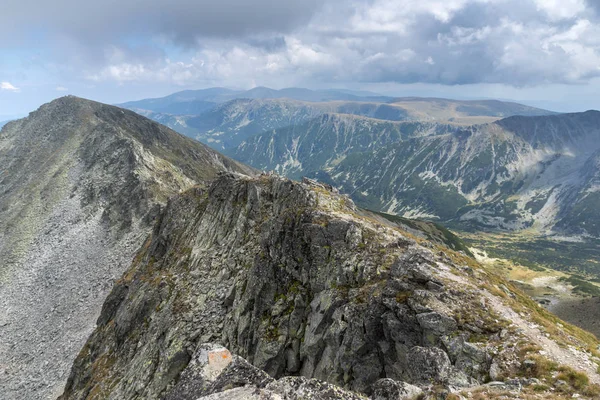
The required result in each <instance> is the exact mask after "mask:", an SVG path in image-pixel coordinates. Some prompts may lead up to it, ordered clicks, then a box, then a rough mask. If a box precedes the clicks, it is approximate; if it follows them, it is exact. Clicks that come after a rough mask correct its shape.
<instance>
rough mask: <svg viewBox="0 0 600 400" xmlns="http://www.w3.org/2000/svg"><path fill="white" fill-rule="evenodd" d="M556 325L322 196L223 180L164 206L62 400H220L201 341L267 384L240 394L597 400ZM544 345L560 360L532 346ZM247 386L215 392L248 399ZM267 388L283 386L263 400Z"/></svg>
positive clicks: (588, 354) (590, 342) (571, 338)
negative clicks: (323, 388)
mask: <svg viewBox="0 0 600 400" xmlns="http://www.w3.org/2000/svg"><path fill="white" fill-rule="evenodd" d="M511 312H512V313H514V315H513V314H511ZM515 315H517V316H518V317H515ZM507 318H511V319H513V320H514V321H516V322H512V321H510V320H508V319H507ZM519 318H522V319H529V320H530V321H532V322H533V323H535V325H536V327H535V328H534V327H531V326H530V327H529V328H528V329H525V327H526V326H525V325H524V324H523V325H521V323H520V322H518V321H519ZM560 326H561V327H562V328H560V329H557V321H556V320H555V319H552V317H551V316H550V315H549V314H547V313H545V312H544V311H543V310H542V309H540V308H539V307H538V306H537V305H536V304H535V303H533V302H531V301H530V300H527V298H526V297H525V296H523V295H522V294H521V293H520V292H519V291H518V290H517V289H516V288H514V287H513V286H512V285H511V284H510V283H508V282H505V281H503V280H502V279H500V278H498V277H495V276H493V275H491V274H489V273H488V272H486V271H485V270H483V269H482V268H481V267H480V266H479V265H478V264H477V263H476V262H474V261H473V260H472V259H470V258H469V257H466V256H465V255H462V254H460V253H456V252H454V251H452V250H449V249H448V248H446V247H444V246H442V245H438V244H434V243H432V242H429V241H427V240H425V239H422V238H419V237H415V236H413V235H411V234H410V233H409V232H406V231H403V230H401V229H399V228H398V226H397V225H394V224H387V223H385V222H384V221H383V220H381V219H374V218H371V217H369V215H368V214H367V213H364V212H363V211H361V210H359V209H357V208H356V207H355V206H354V205H353V203H352V202H351V201H350V200H349V199H348V198H346V197H345V196H342V195H339V194H337V193H335V191H331V189H330V188H328V187H326V186H323V185H320V184H317V183H315V182H312V181H309V180H306V181H305V182H303V183H297V182H293V181H289V180H287V179H283V178H279V177H277V176H269V175H263V176H260V177H256V178H244V177H240V176H235V175H231V174H224V175H221V176H220V177H219V179H217V181H215V182H214V183H213V184H212V185H211V186H210V188H208V189H204V188H194V189H190V190H188V191H186V192H185V193H183V194H181V195H180V196H177V197H176V198H174V199H172V200H171V201H170V202H169V204H168V206H167V208H166V210H165V211H164V212H163V213H162V214H161V216H160V217H159V220H158V222H157V224H156V225H155V228H154V230H153V233H152V235H151V236H150V237H149V238H148V240H147V241H146V243H145V245H144V246H143V247H142V249H140V251H139V252H138V254H137V256H136V258H135V260H134V262H133V264H132V265H131V267H130V268H129V270H128V271H127V272H126V273H125V274H124V275H123V277H122V278H121V279H120V280H119V281H118V282H117V284H116V285H115V287H114V288H113V290H112V292H111V294H110V295H109V296H108V298H107V300H106V301H105V303H104V306H103V309H102V313H101V315H100V317H99V319H98V321H97V328H96V330H95V331H94V333H93V334H92V336H91V337H90V339H89V340H88V342H87V344H86V345H85V346H84V348H83V349H82V350H81V352H80V354H79V356H78V357H77V359H76V361H75V363H74V365H73V368H72V372H71V376H70V378H69V381H68V384H67V386H66V389H65V392H64V394H63V395H62V397H61V399H62V400H66V399H158V398H173V399H179V398H182V399H183V398H195V397H194V396H197V395H203V396H204V395H206V396H209V397H207V398H210V399H218V398H228V397H218V393H219V391H217V392H215V393H212V392H211V393H208V392H205V391H203V390H205V387H206V385H205V384H204V383H203V379H204V378H202V376H203V375H202V373H200V372H198V371H197V366H198V365H203V364H202V363H201V360H202V359H206V358H207V357H208V356H206V355H203V354H205V353H203V351H204V350H202V349H203V348H204V347H203V346H204V344H205V343H219V344H220V345H223V346H226V347H227V348H228V349H229V350H230V351H231V352H232V353H234V354H237V355H239V356H240V357H243V358H244V359H245V360H247V361H248V363H249V364H251V365H253V366H254V367H256V368H258V369H260V370H262V371H265V372H266V373H267V374H268V376H269V377H270V378H267V376H266V375H264V374H262V375H261V374H259V375H260V376H262V377H264V382H266V381H269V382H270V383H268V384H267V385H266V386H264V387H262V386H261V385H262V384H263V383H264V382H263V383H260V384H256V383H255V382H254V383H252V382H246V383H248V384H251V385H250V386H252V385H254V386H256V388H257V389H256V388H255V389H256V390H258V392H257V393H259V394H260V393H262V392H261V390H267V391H271V392H273V393H275V394H277V395H279V396H282V394H281V393H284V392H285V389H281V387H284V388H285V387H289V386H290V385H291V386H292V387H295V388H296V389H298V388H299V387H306V385H307V382H310V380H313V379H316V380H317V381H312V382H313V383H314V385H316V384H317V383H315V382H318V381H322V382H327V384H330V385H336V386H338V389H332V390H339V391H343V390H347V391H352V392H355V393H356V394H355V396H365V395H366V396H373V398H379V397H376V396H379V393H382V392H386V393H387V392H390V391H392V392H393V390H395V389H394V388H396V389H398V388H407V387H408V388H410V387H412V386H406V385H413V386H417V387H419V390H423V391H424V393H425V394H424V396H429V397H430V398H451V397H448V396H455V394H454V393H457V395H458V394H460V393H466V391H472V392H475V391H476V392H477V393H482V392H484V391H487V392H490V393H492V392H493V393H496V392H498V393H500V392H507V391H508V392H511V391H512V392H515V393H517V392H521V391H523V393H525V392H527V393H534V392H535V390H538V391H540V392H543V393H546V394H548V393H551V392H552V391H554V390H559V391H560V393H565V394H566V395H570V394H573V393H575V392H576V391H577V392H578V393H577V394H578V395H580V396H583V397H586V396H587V397H588V398H591V397H590V396H593V395H594V393H598V392H594V391H596V390H597V388H596V387H595V386H593V384H592V383H598V382H600V377H599V376H598V375H597V374H596V371H595V369H594V368H592V366H593V365H594V362H598V359H597V358H596V357H595V356H594V355H593V351H595V348H596V346H597V345H598V342H597V341H595V340H594V339H593V338H591V337H590V336H589V335H585V334H584V333H583V332H581V331H580V330H578V329H576V328H574V327H571V326H569V325H568V324H564V325H563V324H561V325H560ZM536 332H537V333H536ZM538 333H539V336H538ZM542 336H543V339H542ZM544 340H547V341H548V342H544ZM550 342H551V343H554V345H555V347H556V354H553V355H552V357H556V359H557V360H558V362H557V363H553V361H552V360H551V359H549V358H548V357H549V355H547V354H545V353H544V352H543V350H542V349H541V347H538V344H548V343H550ZM558 344H560V346H559V345H558ZM561 346H564V348H567V347H569V346H570V347H569V348H572V349H573V351H575V352H576V353H577V357H572V356H571V357H569V356H567V355H568V354H569V353H571V354H575V353H572V352H571V350H569V351H567V350H562V349H563V347H561ZM546 347H548V346H546ZM199 363H200V364H199ZM242 364H243V363H242ZM559 364H565V366H560V365H559ZM202 368H203V367H202ZM244 369H245V370H248V368H244ZM575 369H580V370H585V371H586V372H587V375H586V376H585V379H586V380H585V382H584V383H582V381H583V378H581V380H578V379H575V378H576V377H580V376H583V373H579V372H576V371H575ZM577 374H580V375H577ZM241 375H243V374H238V373H236V374H233V376H232V375H229V378H228V379H229V381H228V380H226V381H227V382H229V383H231V382H238V383H237V384H235V385H234V386H239V387H237V388H236V387H233V388H232V387H226V386H227V384H225V385H224V386H222V387H221V389H222V390H220V391H221V392H223V393H227V392H226V390H227V389H230V390H234V392H229V393H227V395H229V396H230V398H236V397H234V395H235V396H238V397H237V398H243V396H244V395H248V394H249V392H248V390H255V389H252V388H251V387H250V388H248V387H246V383H244V384H243V385H242V384H240V383H239V382H240V381H239V379H238V378H239V376H241ZM286 376H300V377H303V378H284V377H286ZM571 377H575V378H573V379H571ZM215 379H216V378H215ZM236 379H238V380H237V381H236ZM261 379H262V378H261ZM271 379H278V382H280V383H281V380H282V379H283V382H284V383H285V382H287V383H285V384H284V383H281V384H280V385H279V387H280V389H277V390H270V388H273V387H274V386H269V385H275V386H277V385H278V384H276V383H273V381H271ZM286 379H287V381H286ZM382 379H384V380H385V381H383V382H382V381H381V380H382ZM307 380H308V381H307ZM242 381H243V380H242ZM489 381H494V382H495V383H492V384H486V382H489ZM499 381H500V382H499ZM559 381H561V382H559ZM261 382H262V381H261ZM294 382H295V383H294ZM242 383H243V382H242ZM563 383H564V385H563ZM484 384H486V385H484ZM303 385H304V386H303ZM323 385H326V384H323ZM482 385H484V386H482ZM535 385H538V386H539V387H538V386H535ZM557 385H558V386H560V388H559V389H555V387H558V386H557ZM534 386H535V387H534ZM386 388H387V389H386ZM296 389H294V390H292V391H291V392H290V393H292V394H291V395H290V396H293V392H294V391H296ZM196 390H200V392H197V391H196ZM282 391H283V392H282ZM487 392H486V393H487ZM252 393H255V392H252ZM273 393H262V394H264V395H265V396H266V395H267V394H268V395H271V394H273ZM451 393H452V394H451ZM262 394H261V395H262ZM461 395H462V394H461ZM517 395H518V394H517ZM186 396H189V397H186ZM210 396H213V397H210ZM432 396H433V397H432ZM438 396H441V397H438ZM259 398H269V397H259ZM282 398H295V397H285V396H282ZM309 398H315V399H318V398H319V397H309ZM330 398H335V397H330ZM487 398H493V397H492V395H490V396H489V397H487ZM557 398H560V397H557Z"/></svg>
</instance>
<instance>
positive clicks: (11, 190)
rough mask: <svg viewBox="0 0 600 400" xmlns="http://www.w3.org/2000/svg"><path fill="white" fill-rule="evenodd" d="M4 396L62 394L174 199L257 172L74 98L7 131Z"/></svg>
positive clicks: (1, 136) (1, 241)
mask: <svg viewBox="0 0 600 400" xmlns="http://www.w3.org/2000/svg"><path fill="white" fill-rule="evenodd" d="M0 171H1V173H2V175H1V177H0V308H1V309H2V310H3V312H2V313H0V337H2V340H1V341H0V370H2V371H3V372H2V374H0V392H1V393H2V394H3V396H4V398H36V399H42V398H49V397H53V396H54V397H55V396H56V395H57V394H58V393H59V392H60V391H61V390H62V385H63V384H64V382H65V380H66V377H67V376H66V374H67V370H68V365H70V363H71V362H72V359H73V358H74V357H75V355H76V353H77V351H78V349H79V348H80V347H81V344H82V343H83V342H84V341H85V339H86V338H87V337H88V335H89V334H90V332H91V330H92V329H93V327H94V323H93V321H94V320H95V318H96V316H97V314H98V312H99V311H100V305H101V304H102V302H103V300H104V297H105V295H106V293H107V291H108V290H109V289H110V286H111V285H112V281H113V279H115V278H116V277H118V276H119V275H120V274H121V273H122V271H123V269H124V268H125V267H126V266H127V265H128V264H129V262H130V260H131V258H132V256H133V254H134V252H135V250H136V249H137V248H138V247H139V245H140V244H141V243H142V241H143V239H144V238H145V236H146V235H147V234H148V232H149V230H150V227H151V226H152V224H153V220H154V218H155V217H156V215H157V214H158V212H159V210H160V206H161V205H163V204H165V203H166V201H167V199H168V198H169V197H170V196H172V195H175V194H177V193H179V192H180V191H181V190H184V189H187V188H189V187H191V186H193V185H196V184H204V183H205V182H207V181H209V180H210V179H213V178H214V177H216V175H217V174H218V173H219V172H221V171H236V172H242V173H251V172H252V171H251V170H250V169H249V168H247V167H245V166H243V165H241V164H239V163H237V162H235V161H232V160H229V159H227V158H226V157H223V156H221V155H219V154H218V153H216V152H214V151H213V150H211V149H209V148H207V147H206V146H204V145H202V144H200V143H197V142H195V141H193V140H191V139H188V138H186V137H184V136H181V135H179V134H177V133H175V132H173V131H171V130H170V129H168V128H165V127H163V126H160V125H158V124H156V123H154V122H152V121H150V120H148V119H146V118H143V117H141V116H139V115H137V114H135V113H133V112H131V111H127V110H122V109H119V108H116V107H112V106H107V105H103V104H100V103H95V102H91V101H87V100H83V99H78V98H75V97H65V98H61V99H58V100H55V101H53V102H51V103H49V104H46V105H44V106H42V107H40V109H39V110H37V111H35V112H33V113H31V114H30V115H29V117H27V118H25V119H22V120H18V121H13V122H10V123H8V124H7V125H6V126H5V127H4V128H3V129H2V130H1V131H0Z"/></svg>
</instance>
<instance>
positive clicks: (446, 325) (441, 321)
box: [417, 312, 457, 345]
mask: <svg viewBox="0 0 600 400" xmlns="http://www.w3.org/2000/svg"><path fill="white" fill-rule="evenodd" d="M417 321H419V325H420V326H421V328H422V329H423V331H424V340H425V342H426V343H429V344H432V345H433V344H435V343H436V341H437V339H438V338H440V337H442V336H444V335H447V334H449V333H451V332H453V331H454V330H456V327H457V325H456V321H455V320H454V318H452V317H449V316H447V315H443V314H440V313H437V312H428V313H422V314H417Z"/></svg>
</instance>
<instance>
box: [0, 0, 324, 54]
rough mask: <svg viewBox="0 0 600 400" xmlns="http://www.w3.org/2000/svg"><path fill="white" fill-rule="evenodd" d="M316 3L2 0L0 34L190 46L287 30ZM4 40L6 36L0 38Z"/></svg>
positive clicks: (313, 0)
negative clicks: (133, 37) (158, 40)
mask: <svg viewBox="0 0 600 400" xmlns="http://www.w3.org/2000/svg"><path fill="white" fill-rule="evenodd" d="M320 4H321V1H319V0H286V1H273V0H252V1H248V0H218V1H213V0H170V1H165V0H102V1H93V2H92V1H81V0H55V1H39V0H21V1H15V0H8V1H6V0H5V1H4V2H3V4H2V10H1V11H0V32H5V33H6V34H9V33H10V32H11V31H12V32H16V31H24V30H26V31H27V32H28V33H31V31H37V32H38V33H39V34H40V35H44V34H53V33H59V34H69V35H77V37H78V38H80V39H85V40H90V41H102V40H103V39H104V38H113V37H115V36H119V35H123V34H160V35H166V36H168V37H169V38H171V39H173V40H175V41H177V42H180V43H183V44H186V45H193V44H194V42H195V40H196V39H197V38H198V37H203V36H209V37H229V38H231V37H242V36H246V35H252V34H260V33H269V32H289V31H291V30H293V29H295V28H296V27H297V26H299V25H302V24H305V23H306V22H307V21H308V20H309V19H310V17H311V16H312V15H313V14H314V13H315V12H316V11H317V10H318V8H319V6H320ZM3 40H4V41H5V42H6V41H9V40H10V37H9V36H7V35H4V39H3Z"/></svg>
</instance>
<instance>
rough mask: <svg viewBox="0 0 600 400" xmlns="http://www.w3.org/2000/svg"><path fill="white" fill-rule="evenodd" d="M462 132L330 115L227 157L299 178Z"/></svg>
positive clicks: (264, 135) (268, 134)
mask: <svg viewBox="0 0 600 400" xmlns="http://www.w3.org/2000/svg"><path fill="white" fill-rule="evenodd" d="M457 129H458V128H457V127H454V126H450V125H442V124H435V123H429V122H394V121H383V120H376V119H372V118H364V117H360V116H355V115H348V114H329V113H328V114H324V115H321V116H319V117H317V118H313V119H310V120H309V121H306V122H302V121H299V122H297V123H296V124H294V125H292V126H285V127H281V128H279V129H271V130H265V131H264V132H261V133H260V134H258V135H254V136H252V137H249V138H247V139H246V140H244V141H243V142H242V143H241V144H240V145H239V146H237V147H236V148H235V149H231V150H225V153H226V154H229V155H230V156H231V157H233V158H235V159H236V160H240V161H242V162H245V163H249V164H251V165H253V166H255V167H257V168H261V169H264V170H273V171H275V172H277V173H278V174H281V175H286V176H288V177H292V178H298V177H301V176H304V175H310V174H313V173H315V172H317V171H321V170H323V169H327V168H331V167H333V166H334V165H336V164H337V163H339V162H340V161H341V160H343V159H345V158H346V157H349V156H351V155H352V154H355V153H360V152H365V151H369V150H372V149H377V148H380V147H386V146H389V145H392V144H396V143H399V142H402V141H404V140H406V139H408V138H411V137H419V136H432V135H441V134H446V133H449V132H455V131H456V130H457Z"/></svg>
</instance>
